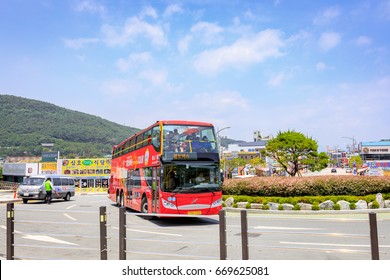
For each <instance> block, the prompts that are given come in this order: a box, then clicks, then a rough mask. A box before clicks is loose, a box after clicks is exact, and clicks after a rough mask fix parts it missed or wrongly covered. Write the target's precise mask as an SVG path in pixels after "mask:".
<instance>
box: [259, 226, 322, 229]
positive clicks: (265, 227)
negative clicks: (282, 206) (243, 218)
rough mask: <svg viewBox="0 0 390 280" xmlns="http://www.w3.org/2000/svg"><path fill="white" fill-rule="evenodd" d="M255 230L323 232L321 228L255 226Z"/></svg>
mask: <svg viewBox="0 0 390 280" xmlns="http://www.w3.org/2000/svg"><path fill="white" fill-rule="evenodd" d="M254 228H255V229H283V230H323V228H297V227H271V226H257V227H254Z"/></svg>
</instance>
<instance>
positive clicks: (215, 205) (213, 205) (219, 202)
mask: <svg viewBox="0 0 390 280" xmlns="http://www.w3.org/2000/svg"><path fill="white" fill-rule="evenodd" d="M219 206H222V198H220V199H217V200H216V201H214V202H213V203H211V208H214V207H219Z"/></svg>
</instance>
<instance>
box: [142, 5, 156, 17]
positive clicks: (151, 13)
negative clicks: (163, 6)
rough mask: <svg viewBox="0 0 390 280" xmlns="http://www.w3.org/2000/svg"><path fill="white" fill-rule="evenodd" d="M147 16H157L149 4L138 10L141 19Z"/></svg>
mask: <svg viewBox="0 0 390 280" xmlns="http://www.w3.org/2000/svg"><path fill="white" fill-rule="evenodd" d="M147 16H149V17H151V18H154V19H156V18H158V15H157V11H156V10H155V9H154V8H153V7H151V6H146V7H144V8H143V9H142V11H141V12H140V14H139V17H140V18H141V19H143V18H145V17H147Z"/></svg>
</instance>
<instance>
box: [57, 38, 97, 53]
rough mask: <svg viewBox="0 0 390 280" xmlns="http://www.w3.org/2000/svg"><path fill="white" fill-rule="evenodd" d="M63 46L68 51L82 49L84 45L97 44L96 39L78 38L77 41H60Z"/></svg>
mask: <svg viewBox="0 0 390 280" xmlns="http://www.w3.org/2000/svg"><path fill="white" fill-rule="evenodd" d="M62 40H63V42H64V44H65V46H66V47H67V48H70V49H75V50H77V49H82V48H84V47H85V46H86V45H89V44H95V43H98V42H99V39H97V38H79V39H62Z"/></svg>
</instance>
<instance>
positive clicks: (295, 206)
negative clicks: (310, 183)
mask: <svg viewBox="0 0 390 280" xmlns="http://www.w3.org/2000/svg"><path fill="white" fill-rule="evenodd" d="M293 210H301V206H299V205H298V204H295V205H294V208H293Z"/></svg>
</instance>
